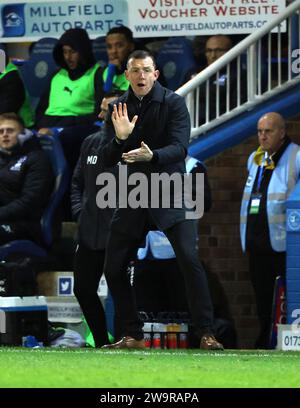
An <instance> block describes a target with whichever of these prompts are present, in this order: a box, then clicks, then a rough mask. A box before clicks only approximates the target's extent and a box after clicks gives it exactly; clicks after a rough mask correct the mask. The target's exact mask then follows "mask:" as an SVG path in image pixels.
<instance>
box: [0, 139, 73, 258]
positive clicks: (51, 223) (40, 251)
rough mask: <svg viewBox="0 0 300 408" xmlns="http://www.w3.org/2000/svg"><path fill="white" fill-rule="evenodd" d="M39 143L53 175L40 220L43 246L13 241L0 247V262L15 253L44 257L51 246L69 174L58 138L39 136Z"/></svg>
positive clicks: (23, 241)
mask: <svg viewBox="0 0 300 408" xmlns="http://www.w3.org/2000/svg"><path fill="white" fill-rule="evenodd" d="M40 143H41V146H42V148H43V150H44V151H45V152H46V153H47V155H48V157H49V159H50V161H51V165H52V168H53V172H54V175H55V182H54V188H53V191H52V194H51V196H50V198H49V203H48V205H47V207H46V209H45V211H44V213H43V216H42V218H41V228H42V236H43V246H39V245H37V244H36V243H34V242H32V241H29V240H15V241H12V242H9V243H7V244H5V245H2V246H0V260H6V258H7V257H8V256H10V255H11V254H16V253H17V254H22V255H25V256H33V257H46V256H47V255H48V250H49V249H50V248H51V245H52V244H53V241H54V236H55V232H56V231H55V229H56V223H55V216H56V211H57V210H58V208H59V206H60V204H61V201H62V198H63V196H64V194H65V192H66V190H67V188H68V185H69V180H70V174H69V169H68V167H67V163H66V160H65V157H64V154H63V150H62V147H61V144H60V141H59V138H58V136H41V137H40Z"/></svg>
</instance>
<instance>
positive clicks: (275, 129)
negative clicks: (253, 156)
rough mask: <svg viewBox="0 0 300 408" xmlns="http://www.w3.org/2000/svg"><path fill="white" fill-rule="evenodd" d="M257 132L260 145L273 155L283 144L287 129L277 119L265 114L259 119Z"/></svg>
mask: <svg viewBox="0 0 300 408" xmlns="http://www.w3.org/2000/svg"><path fill="white" fill-rule="evenodd" d="M257 134H258V142H259V145H260V147H261V148H262V149H263V150H264V151H265V152H268V153H269V155H271V154H273V153H275V152H277V150H278V149H279V148H280V146H281V145H282V143H283V141H284V137H285V129H284V128H283V127H282V125H281V124H280V123H279V122H278V121H277V120H276V119H274V118H272V117H270V116H268V115H265V116H264V117H262V118H261V119H260V120H259V121H258V126H257Z"/></svg>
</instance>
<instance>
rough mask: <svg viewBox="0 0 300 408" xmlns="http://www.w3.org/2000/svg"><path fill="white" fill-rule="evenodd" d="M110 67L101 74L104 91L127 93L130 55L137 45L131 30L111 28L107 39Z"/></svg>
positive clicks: (122, 27) (121, 27) (120, 27)
mask: <svg viewBox="0 0 300 408" xmlns="http://www.w3.org/2000/svg"><path fill="white" fill-rule="evenodd" d="M105 42H106V51H107V56H108V66H107V67H105V68H103V70H102V72H101V81H102V91H103V92H111V91H113V90H116V89H117V90H121V91H127V89H128V88H129V82H128V81H127V79H126V76H125V68H126V61H127V58H128V55H129V54H130V53H131V52H132V51H133V50H134V48H135V44H134V40H133V34H132V31H131V30H130V28H128V27H125V26H118V27H113V28H111V29H110V30H109V31H108V33H107V34H106V37H105Z"/></svg>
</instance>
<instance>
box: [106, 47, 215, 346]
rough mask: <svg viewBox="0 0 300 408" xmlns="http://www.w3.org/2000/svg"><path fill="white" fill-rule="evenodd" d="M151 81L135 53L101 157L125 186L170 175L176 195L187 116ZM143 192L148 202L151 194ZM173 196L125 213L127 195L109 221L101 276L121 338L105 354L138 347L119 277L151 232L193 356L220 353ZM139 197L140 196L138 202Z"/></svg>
mask: <svg viewBox="0 0 300 408" xmlns="http://www.w3.org/2000/svg"><path fill="white" fill-rule="evenodd" d="M158 76H159V71H158V70H157V69H156V66H155V62H154V59H153V57H152V56H151V55H150V54H149V53H148V52H146V51H139V50H137V51H135V52H133V53H132V54H131V55H130V56H129V59H128V62H127V70H126V77H127V79H128V80H129V82H130V85H131V87H130V89H129V91H128V92H126V93H125V94H124V95H123V96H122V97H121V98H120V99H119V100H118V103H117V104H115V105H114V107H113V113H112V117H111V121H110V122H109V123H108V126H107V128H106V137H107V140H108V142H107V145H106V146H105V148H104V151H103V154H104V158H105V159H104V160H105V163H106V164H107V165H113V164H116V163H117V162H118V161H120V160H123V162H124V163H125V166H124V167H125V170H126V171H128V179H127V180H126V181H129V178H131V180H133V177H136V176H140V175H142V176H143V177H142V179H143V180H144V182H145V180H146V182H148V183H150V182H151V178H152V176H153V175H161V174H162V173H165V174H166V175H170V176H176V175H177V176H178V177H177V180H178V178H179V183H180V186H179V187H182V184H183V183H182V178H183V174H184V173H185V160H184V159H185V157H186V154H187V147H188V143H189V137H190V119H189V114H188V111H187V108H186V105H185V103H184V99H183V98H181V97H180V96H178V95H177V94H175V93H173V92H172V91H170V90H168V89H166V88H163V87H162V86H161V85H160V84H159V83H158V82H157V78H158ZM131 176H132V177H131ZM123 183H124V182H123ZM128 184H129V183H128ZM162 184H163V183H162ZM175 184H176V183H175ZM121 186H122V184H121V182H120V188H121ZM129 187H132V185H131V186H129V185H128V191H129V190H130V188H129ZM148 187H149V184H148ZM151 187H152V186H151ZM151 187H150V194H151V193H152V191H151V190H153V189H152V188H151ZM169 187H170V186H169ZM177 187H178V185H177ZM175 189H176V188H175V186H174V189H173V190H172V189H171V188H170V190H169V191H168V193H167V195H168V197H166V194H165V192H166V186H165V185H164V184H163V185H162V186H160V192H159V197H157V196H155V194H151V197H150V196H148V197H147V198H146V202H147V203H146V204H147V205H146V206H144V205H139V206H137V207H135V206H133V205H131V200H130V198H131V193H132V192H133V189H131V190H130V192H129V195H127V197H125V200H123V202H122V203H119V207H118V208H117V210H116V211H115V213H114V216H113V219H112V224H111V230H110V235H109V237H108V242H107V247H106V261H105V267H104V273H105V276H106V279H107V283H108V287H109V289H110V291H111V293H112V297H113V300H114V306H115V314H116V318H117V319H118V320H119V321H120V322H121V323H122V330H123V336H124V337H122V338H121V340H120V341H119V342H117V343H115V344H111V345H107V346H106V347H110V348H144V347H145V345H144V340H143V332H142V322H141V321H140V320H139V318H138V313H137V308H136V304H135V299H134V295H133V292H132V287H131V285H130V282H129V280H128V278H127V275H126V269H127V265H128V263H129V261H130V260H131V259H133V258H134V257H135V256H136V251H137V248H138V247H139V245H140V243H141V241H142V240H143V238H144V236H145V233H146V232H147V231H148V230H149V229H156V228H158V229H160V230H162V231H163V232H164V233H165V235H166V236H167V238H168V239H169V241H170V242H171V244H172V246H173V249H174V251H175V254H176V257H177V260H178V264H179V267H180V269H181V271H182V273H183V274H184V278H185V284H186V291H187V296H188V302H189V308H190V313H191V318H192V323H193V325H194V327H195V331H196V333H197V335H198V337H199V340H200V343H199V345H200V348H202V349H206V350H216V349H217V350H221V349H223V346H222V345H221V344H220V343H218V342H217V341H216V339H215V338H214V336H213V333H212V324H213V323H212V322H213V309H212V303H211V299H210V294H209V290H208V285H207V279H206V276H205V271H204V270H203V268H202V266H201V263H200V261H199V258H198V253H197V244H196V242H197V228H196V222H195V220H192V219H188V218H189V217H188V215H187V211H186V208H185V207H184V205H183V204H184V203H182V201H183V200H182V194H181V196H179V197H178V195H177V194H176V193H175ZM147 191H148V189H147ZM145 193H146V192H145V191H142V193H141V194H142V195H143V194H144V195H146V194H145ZM143 198H145V197H143ZM157 198H158V199H159V200H158V202H159V205H158V206H155V205H153V200H155V201H157ZM176 198H177V199H178V198H179V201H180V200H181V206H178V202H177V203H175V202H174V200H175V201H176ZM122 199H124V197H122ZM160 199H162V202H161V201H160ZM165 199H169V203H170V204H169V205H168V206H164V200H165ZM153 226H154V228H153Z"/></svg>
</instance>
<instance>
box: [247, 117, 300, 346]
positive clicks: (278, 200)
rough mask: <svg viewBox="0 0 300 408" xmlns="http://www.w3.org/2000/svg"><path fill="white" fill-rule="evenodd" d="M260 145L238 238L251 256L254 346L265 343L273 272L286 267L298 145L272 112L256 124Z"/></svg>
mask: <svg viewBox="0 0 300 408" xmlns="http://www.w3.org/2000/svg"><path fill="white" fill-rule="evenodd" d="M257 133H258V142H259V148H258V149H257V151H256V152H253V153H252V154H251V156H250V157H249V159H248V171H249V175H248V179H247V182H246V185H245V189H244V195H243V199H242V205H241V220H240V222H241V225H240V232H241V241H242V248H243V251H244V252H245V251H247V253H248V255H249V270H250V278H251V281H252V284H253V288H254V293H255V300H256V306H257V314H258V318H259V323H260V333H259V336H258V338H257V340H256V343H255V347H256V348H263V349H265V348H269V346H270V331H271V317H272V316H271V314H272V300H273V293H274V283H275V279H276V277H277V276H279V275H281V276H283V277H285V270H286V226H285V216H286V208H285V204H286V199H287V198H288V196H289V194H290V193H291V191H292V190H293V188H294V186H295V184H296V183H297V181H298V180H299V174H300V147H299V146H298V145H296V144H294V143H292V142H291V140H290V139H289V138H288V136H287V134H286V129H285V122H284V119H283V117H282V116H281V115H279V114H278V113H276V112H269V113H266V114H264V115H263V116H262V117H261V118H260V119H259V121H258V125H257Z"/></svg>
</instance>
